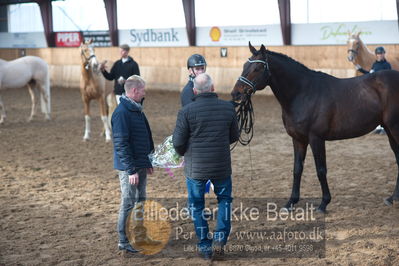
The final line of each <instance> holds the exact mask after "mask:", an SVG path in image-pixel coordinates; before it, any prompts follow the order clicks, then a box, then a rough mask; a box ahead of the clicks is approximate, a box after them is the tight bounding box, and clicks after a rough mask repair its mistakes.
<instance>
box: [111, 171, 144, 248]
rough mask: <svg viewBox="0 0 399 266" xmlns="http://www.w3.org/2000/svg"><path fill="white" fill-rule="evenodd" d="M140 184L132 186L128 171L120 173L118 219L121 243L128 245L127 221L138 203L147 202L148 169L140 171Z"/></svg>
mask: <svg viewBox="0 0 399 266" xmlns="http://www.w3.org/2000/svg"><path fill="white" fill-rule="evenodd" d="M137 173H138V174H139V184H138V185H131V184H130V183H129V175H128V173H127V172H126V171H119V181H120V185H121V205H120V208H119V217H118V234H119V243H121V244H127V243H129V240H128V238H127V236H126V221H127V218H128V216H129V213H130V211H131V210H132V209H133V207H134V205H135V204H136V203H137V202H143V201H145V197H146V185H147V169H140V170H139V171H138V172H137Z"/></svg>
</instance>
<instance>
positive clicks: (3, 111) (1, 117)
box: [0, 95, 7, 124]
mask: <svg viewBox="0 0 399 266" xmlns="http://www.w3.org/2000/svg"><path fill="white" fill-rule="evenodd" d="M0 109H1V115H0V124H3V123H4V119H5V118H6V117H7V116H6V108H5V107H4V104H3V100H2V99H1V95H0Z"/></svg>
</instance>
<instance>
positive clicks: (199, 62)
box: [187, 54, 206, 69]
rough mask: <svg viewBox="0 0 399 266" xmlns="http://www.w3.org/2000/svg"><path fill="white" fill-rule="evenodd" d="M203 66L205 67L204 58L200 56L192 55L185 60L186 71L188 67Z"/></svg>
mask: <svg viewBox="0 0 399 266" xmlns="http://www.w3.org/2000/svg"><path fill="white" fill-rule="evenodd" d="M197 66H204V67H206V61H205V58H204V57H203V56H202V55H200V54H193V55H192V56H190V57H189V58H188V60H187V69H189V68H190V67H197Z"/></svg>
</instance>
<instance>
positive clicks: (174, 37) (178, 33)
mask: <svg viewBox="0 0 399 266" xmlns="http://www.w3.org/2000/svg"><path fill="white" fill-rule="evenodd" d="M119 43H120V44H124V43H125V44H128V45H129V46H132V47H135V46H136V47H138V46H140V47H157V46H159V47H168V46H188V39H187V31H186V28H168V29H131V30H120V31H119Z"/></svg>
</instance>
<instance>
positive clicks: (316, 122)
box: [231, 43, 399, 212]
mask: <svg viewBox="0 0 399 266" xmlns="http://www.w3.org/2000/svg"><path fill="white" fill-rule="evenodd" d="M249 48H250V51H251V52H252V56H251V57H250V58H249V60H248V61H247V62H246V63H245V64H244V68H243V72H242V74H241V77H240V78H239V79H238V81H237V83H236V84H235V86H234V88H233V91H232V92H231V95H232V97H233V100H235V101H239V100H240V102H241V104H243V103H245V102H248V101H250V98H251V95H252V94H253V93H254V92H255V91H256V90H262V89H264V88H265V87H266V86H267V85H269V86H270V87H271V89H272V91H273V93H274V95H275V96H276V98H277V100H278V101H279V103H280V105H281V107H282V118H283V123H284V126H285V129H286V131H287V133H288V134H289V135H290V136H291V137H292V140H293V145H294V173H293V175H294V182H293V187H292V193H291V197H290V199H289V201H288V202H287V204H286V205H285V207H286V208H291V207H292V206H293V205H294V204H296V203H297V202H298V201H299V196H300V183H301V176H302V170H303V163H304V160H305V157H306V150H307V147H308V145H310V147H311V149H312V151H313V155H314V161H315V164H316V170H317V177H318V179H319V181H320V185H321V190H322V193H323V198H322V201H321V204H320V206H319V207H318V211H321V212H325V211H326V207H327V205H328V204H329V203H330V201H331V195H330V190H329V188H328V183H327V165H326V149H325V141H326V140H339V139H349V138H355V137H359V136H362V135H365V134H367V133H369V132H370V131H372V130H373V129H374V128H375V127H376V126H377V125H379V124H381V125H383V126H384V128H385V130H386V132H387V135H388V138H389V143H390V145H391V148H392V150H393V152H394V154H395V157H396V163H397V164H398V166H399V72H397V71H394V70H386V71H380V72H376V73H372V74H368V75H364V76H360V77H356V78H349V79H339V78H335V77H333V76H330V75H328V74H325V73H322V72H316V71H313V70H310V69H308V68H307V67H306V66H304V65H302V64H301V63H299V62H297V61H295V60H293V59H291V58H289V57H288V56H286V55H283V54H280V53H275V52H272V51H269V50H266V48H265V47H264V46H263V45H262V46H261V48H260V50H258V51H257V50H256V49H255V48H254V47H253V46H252V45H251V43H250V44H249ZM398 183H399V174H398V177H397V181H396V186H395V190H394V192H393V194H392V195H391V196H390V197H389V198H387V199H385V201H384V202H385V204H387V205H392V204H393V201H394V200H399V184H398Z"/></svg>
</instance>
